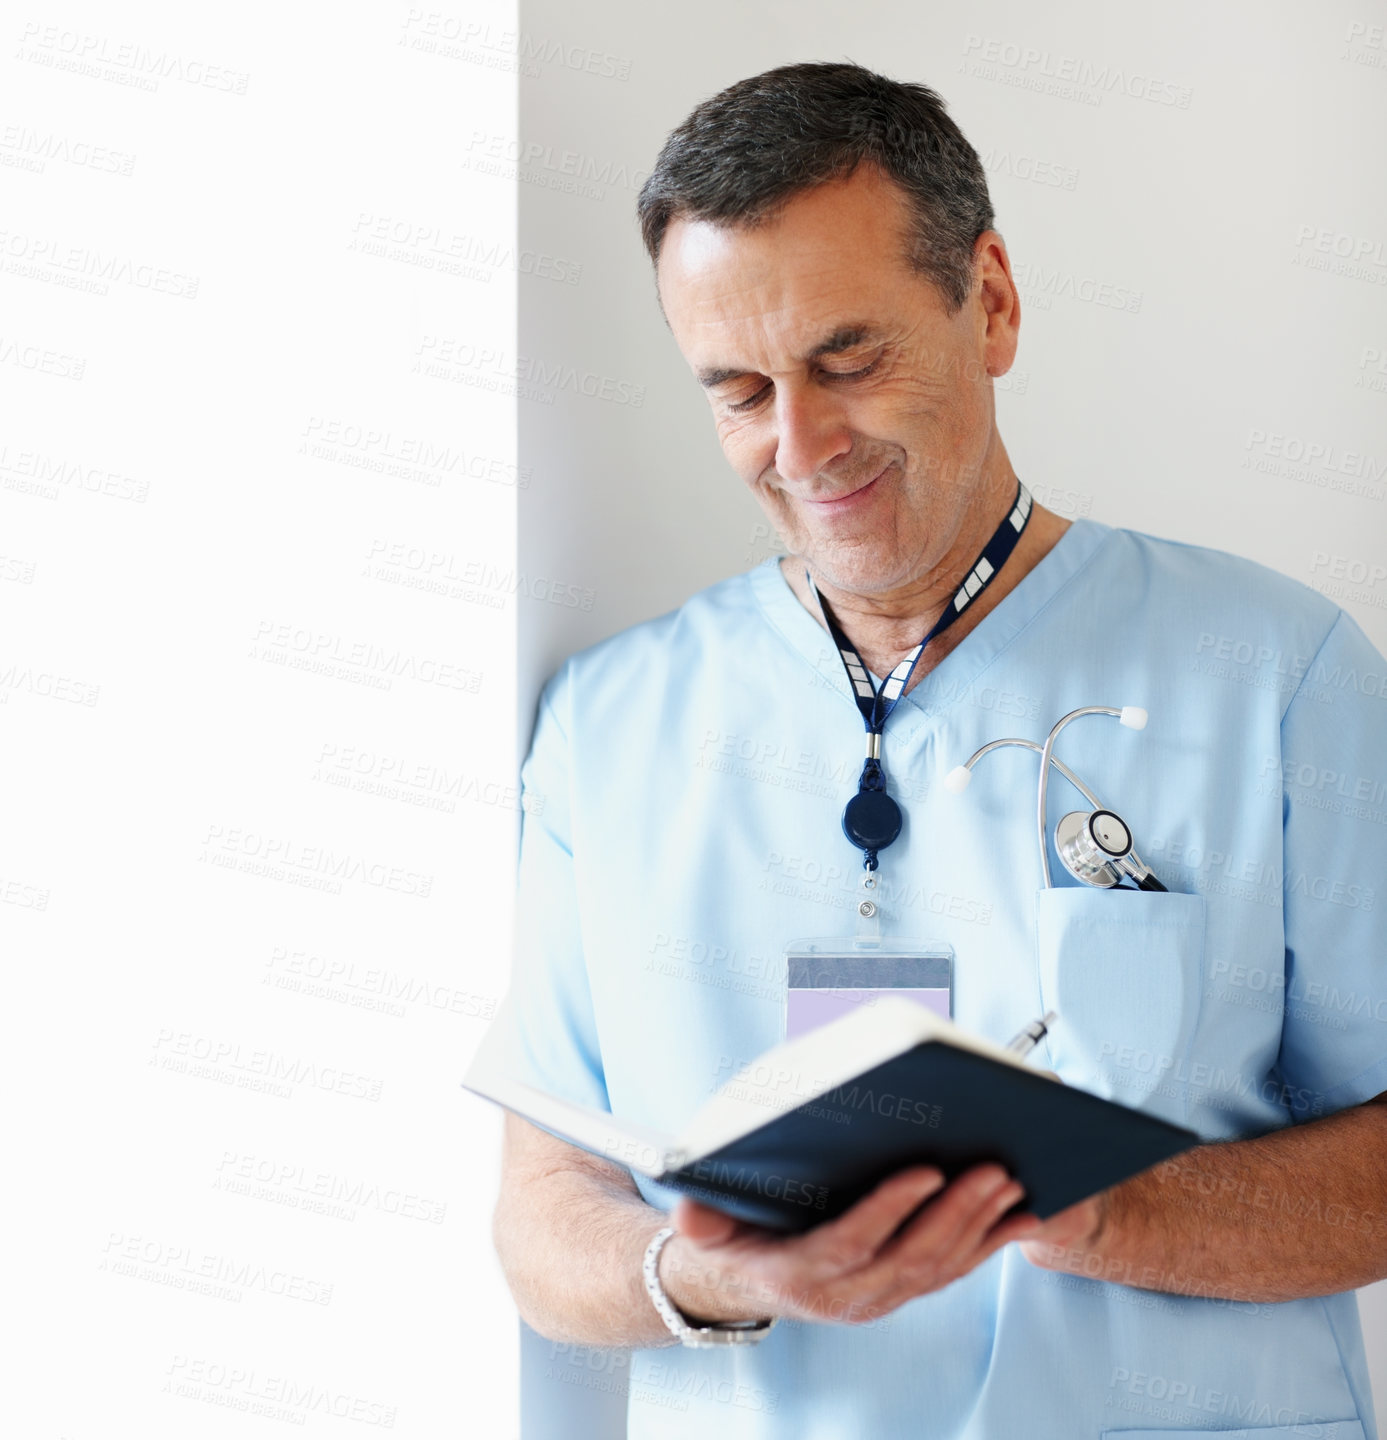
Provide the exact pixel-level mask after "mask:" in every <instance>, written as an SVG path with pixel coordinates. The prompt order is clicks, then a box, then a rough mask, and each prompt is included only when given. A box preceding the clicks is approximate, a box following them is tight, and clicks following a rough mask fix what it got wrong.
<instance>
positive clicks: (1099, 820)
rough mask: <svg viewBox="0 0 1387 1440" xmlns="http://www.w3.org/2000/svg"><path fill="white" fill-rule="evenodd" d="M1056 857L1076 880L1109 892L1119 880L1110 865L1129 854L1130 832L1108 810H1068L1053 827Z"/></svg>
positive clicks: (1125, 824) (1130, 847)
mask: <svg viewBox="0 0 1387 1440" xmlns="http://www.w3.org/2000/svg"><path fill="white" fill-rule="evenodd" d="M1055 853H1056V854H1057V855H1058V856H1059V857H1060V862H1061V863H1062V864H1063V865H1064V868H1065V869H1066V870H1068V871H1069V873H1070V874H1071V875H1072V876H1073V877H1074V878H1075V879H1076V880H1079V881H1081V882H1082V883H1083V884H1085V885H1092V886H1094V887H1095V888H1096V889H1099V890H1111V889H1113V888H1114V887H1115V886H1117V885H1120V884H1121V883H1122V876H1121V875H1120V874H1119V873H1118V872H1117V870H1116V869H1114V868H1113V866H1112V864H1111V863H1110V862H1111V861H1114V860H1125V859H1126V858H1127V856H1129V855H1130V854H1131V853H1132V832H1131V831H1130V830H1129V829H1128V828H1127V823H1126V821H1124V820H1123V819H1122V817H1121V816H1120V815H1117V814H1114V813H1113V811H1111V810H1093V811H1083V810H1071V811H1070V812H1069V814H1068V815H1066V816H1064V818H1063V819H1062V820H1061V821H1060V822H1059V824H1058V825H1056V826H1055Z"/></svg>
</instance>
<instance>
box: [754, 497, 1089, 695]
mask: <svg viewBox="0 0 1387 1440" xmlns="http://www.w3.org/2000/svg"><path fill="white" fill-rule="evenodd" d="M1015 498H1016V480H1015V477H1012V478H1011V479H1010V480H1009V481H1008V482H1007V485H1006V490H1005V494H1004V495H1003V494H1001V492H1000V490H998V491H997V492H996V493H989V495H988V497H987V502H986V503H985V504H977V505H974V506H973V507H972V509H971V510H970V512H969V515H968V516H967V517H966V519H965V521H964V523H963V525H961V526H960V527H959V532H958V534H957V535H956V536H955V538H954V541H953V543H952V544H951V545H950V546H949V549H948V552H947V554H945V555H944V556H943V557H942V558H941V559H940V560H939V561H938V562H937V563H936V564H935V565H934V566H933V567H932V568H931V569H930V570H929V571H928V572H927V573H926V574H924V575H922V576H921V577H920V579H918V580H914V581H911V582H910V583H908V584H905V585H902V586H900V587H897V588H896V589H893V590H889V591H882V592H866V593H864V592H861V591H854V590H848V589H844V588H842V587H840V586H837V585H835V584H834V583H833V581H832V580H831V579H829V578H828V577H827V576H825V575H822V574H821V573H820V572H819V571H818V570H817V569H816V568H815V567H814V566H813V565H810V567H809V568H810V573H811V574H812V575H813V577H814V584H815V585H816V586H817V587H818V589H819V593H820V594H821V595H822V596H823V597H824V599H825V600H827V601H828V603H829V604H830V605H831V606H832V607H833V613H834V615H835V616H836V617H837V620H838V624H839V626H840V627H841V628H842V630H843V631H844V633H845V634H846V635H847V636H848V638H849V639H850V640H851V641H852V643H853V645H854V646H855V647H856V649H857V652H858V654H859V655H861V657H862V659H863V662H864V663H865V664H866V665H867V667H868V668H869V669H870V670H872V671H873V672H874V673H875V674H877V675H886V674H888V673H889V672H890V671H891V670H892V669H893V668H894V667H895V666H896V665H897V664H898V663H899V662H900V661H901V660H902V659H904V657H905V656H906V655H908V654H909V653H910V651H911V650H913V649H914V648H915V646H917V645H918V644H919V643H920V638H921V636H923V635H926V634H928V633H929V631H930V630H931V629H932V628H933V626H934V624H935V623H936V621H938V619H939V617H940V616H941V615H942V614H943V613H944V609H945V607H946V606H947V605H951V604H952V603H953V598H954V596H955V595H956V594H957V593H958V587H959V586H960V585H961V584H962V583H963V580H964V578H965V577H966V576H967V574H968V572H969V571H970V570H971V569H972V567H973V564H974V562H975V561H976V560H977V558H978V556H979V555H980V554H981V553H982V550H983V548H984V546H986V544H987V542H988V540H990V539H991V537H992V535H993V533H994V532H995V530H996V528H997V526H998V525H999V524H1000V523H1001V521H1002V520H1003V519H1004V518H1005V516H1006V515H1007V514H1008V512H1009V510H1010V507H1011V505H1012V504H1013V502H1014V500H1015ZM1069 523H1070V522H1069V521H1068V520H1065V519H1063V518H1062V517H1061V516H1059V515H1056V514H1054V513H1053V512H1051V511H1049V510H1046V509H1045V508H1044V507H1043V506H1041V505H1036V504H1032V507H1031V518H1030V521H1029V522H1028V524H1027V525H1026V529H1025V531H1024V532H1023V534H1022V536H1021V538H1020V540H1019V541H1018V542H1017V545H1016V548H1015V549H1014V550H1013V551H1012V552H1011V555H1010V556H1009V557H1008V559H1007V562H1006V564H1005V565H1003V567H1002V569H1001V570H1000V572H999V573H998V574H997V576H996V578H995V579H994V580H993V581H992V583H991V584H990V585H989V586H988V587H987V589H986V590H984V591H983V593H982V594H981V595H980V596H979V597H978V598H977V599H976V600H974V601H973V603H972V604H971V605H969V606H968V607H967V608H966V609H965V610H964V611H963V613H962V614H961V615H960V616H959V617H958V619H957V620H955V621H954V623H953V624H952V625H950V626H949V627H948V628H947V629H946V630H945V631H944V632H943V633H942V634H941V635H938V636H936V637H935V638H934V639H933V640H931V641H930V643H929V645H928V646H926V648H925V653H924V654H923V655H922V656H921V657H920V662H919V664H918V665H917V666H916V667H915V673H914V675H913V676H912V677H911V684H910V687H909V688H910V689H913V688H914V686H915V684H916V683H917V682H918V681H919V680H920V679H921V678H922V677H923V676H924V675H926V674H928V672H929V671H930V670H932V669H933V668H934V666H936V665H937V664H938V663H939V662H940V661H941V660H942V659H943V658H944V656H945V655H947V654H948V653H949V652H950V651H951V650H952V649H953V648H954V647H955V646H956V645H958V644H959V642H960V641H962V640H963V639H964V638H965V637H966V636H967V635H968V634H969V633H970V632H971V631H972V630H973V629H974V628H975V627H976V626H977V625H978V624H979V623H980V622H981V621H982V620H983V619H984V618H985V617H986V616H987V615H988V614H989V613H990V612H991V611H992V610H994V609H995V608H996V607H997V606H998V605H999V604H1000V603H1001V602H1002V600H1004V599H1005V598H1006V596H1007V595H1008V594H1010V592H1011V591H1012V590H1014V589H1015V588H1016V587H1017V585H1019V584H1020V583H1021V581H1022V580H1023V579H1024V578H1025V577H1026V576H1027V575H1028V574H1029V573H1030V571H1031V570H1033V569H1034V568H1035V567H1036V565H1038V564H1039V563H1040V561H1041V560H1043V559H1044V558H1045V556H1046V555H1048V554H1049V553H1050V551H1051V550H1052V549H1053V548H1054V546H1055V544H1056V542H1057V541H1058V540H1059V538H1060V536H1061V535H1063V534H1064V532H1065V531H1066V530H1067V529H1068V528H1069ZM805 563H806V562H805V560H804V559H803V558H802V557H799V556H795V555H789V556H786V557H785V558H784V559H783V560H782V561H781V562H780V570H781V573H782V574H783V575H784V576H785V579H786V581H787V582H788V583H789V585H790V588H791V589H792V590H793V591H794V593H795V595H796V597H797V598H798V600H799V602H800V604H801V605H803V606H804V608H805V609H806V610H808V612H809V613H810V614H811V615H812V616H813V617H814V619H815V620H816V621H818V623H819V625H820V626H824V621H823V617H822V615H821V614H820V612H819V606H818V604H817V602H816V601H815V599H814V594H813V591H811V590H810V588H809V586H808V584H807V582H806V581H805V577H804V571H805ZM824 628H825V629H826V628H827V627H826V626H825V627H824Z"/></svg>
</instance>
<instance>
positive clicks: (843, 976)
mask: <svg viewBox="0 0 1387 1440" xmlns="http://www.w3.org/2000/svg"><path fill="white" fill-rule="evenodd" d="M785 958H786V962H787V963H786V971H787V980H788V986H787V989H786V992H785V1038H786V1039H787V1040H793V1039H794V1038H795V1037H796V1036H797V1035H803V1034H805V1033H807V1032H808V1031H810V1030H817V1029H818V1027H819V1026H820V1025H824V1024H827V1022H828V1021H830V1020H836V1019H838V1017H839V1016H840V1015H846V1014H848V1013H849V1012H850V1011H852V1010H854V1009H856V1008H859V1007H861V1006H864V1005H875V1004H876V1002H877V1001H878V1000H880V999H882V998H883V997H884V996H888V995H889V996H894V997H897V998H899V999H903V1000H913V1001H914V1002H915V1003H916V1004H917V1005H923V1006H924V1007H925V1008H926V1009H928V1010H933V1011H934V1013H935V1014H936V1015H939V1016H941V1017H942V1018H943V1019H945V1020H952V1019H953V1016H954V951H953V946H951V945H947V944H944V943H943V942H940V941H929V942H923V943H921V942H916V941H913V940H882V941H878V942H875V943H873V942H857V943H855V942H854V941H852V940H844V939H842V938H841V937H840V938H837V939H833V940H797V941H795V942H794V944H792V945H790V946H788V947H787V948H786V951H785Z"/></svg>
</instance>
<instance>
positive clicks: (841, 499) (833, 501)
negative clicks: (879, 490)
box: [804, 465, 891, 513]
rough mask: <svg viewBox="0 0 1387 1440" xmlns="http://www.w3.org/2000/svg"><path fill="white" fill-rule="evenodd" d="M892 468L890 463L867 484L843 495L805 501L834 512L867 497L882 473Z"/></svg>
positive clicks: (807, 503)
mask: <svg viewBox="0 0 1387 1440" xmlns="http://www.w3.org/2000/svg"><path fill="white" fill-rule="evenodd" d="M890 468H891V467H890V466H889V465H888V466H886V467H884V468H883V469H882V470H881V472H880V473H879V474H877V475H874V476H873V477H872V478H871V479H870V480H868V481H867V483H866V484H865V485H861V486H859V487H858V488H857V489H856V490H847V491H844V493H843V494H841V495H834V496H831V497H830V498H828V499H826V500H810V499H806V500H805V502H804V503H805V504H806V505H814V506H817V507H819V508H820V509H823V510H826V511H828V512H830V513H832V512H833V511H834V510H838V509H842V508H845V507H846V506H847V505H848V504H849V503H851V502H852V501H854V500H857V499H859V498H863V499H865V498H866V495H867V492H868V491H870V490H871V489H872V487H873V486H874V485H875V484H876V483H877V481H878V480H880V479H881V477H882V475H885V474H886V471H887V470H889V469H890Z"/></svg>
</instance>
